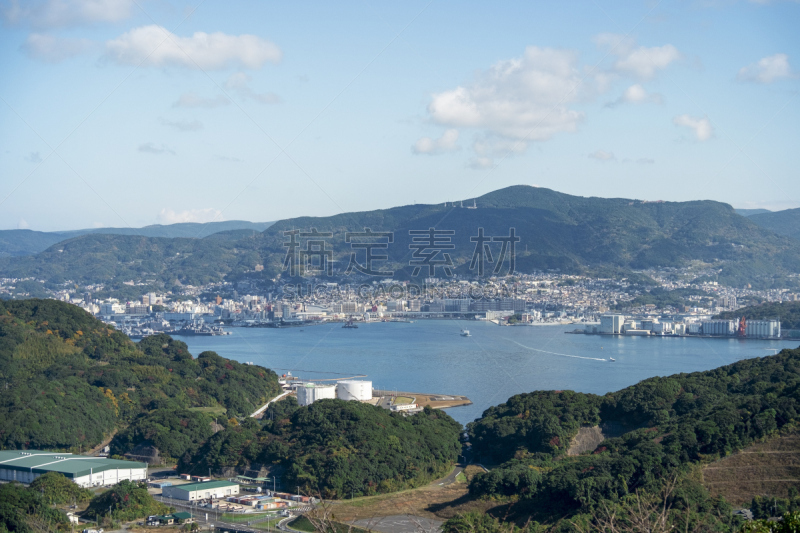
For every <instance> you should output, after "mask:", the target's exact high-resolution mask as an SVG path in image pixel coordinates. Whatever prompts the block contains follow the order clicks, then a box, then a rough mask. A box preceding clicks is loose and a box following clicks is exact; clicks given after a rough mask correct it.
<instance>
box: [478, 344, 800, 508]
mask: <svg viewBox="0 0 800 533" xmlns="http://www.w3.org/2000/svg"><path fill="white" fill-rule="evenodd" d="M799 392H800V349H796V350H784V351H782V352H781V353H780V354H778V355H775V356H770V357H765V358H758V359H748V360H744V361H740V362H738V363H735V364H732V365H728V366H724V367H721V368H717V369H715V370H709V371H707V372H697V373H692V374H677V375H674V376H669V377H663V378H661V377H657V378H652V379H647V380H644V381H642V382H640V383H638V384H636V385H634V386H631V387H628V388H626V389H623V390H621V391H618V392H614V393H609V394H606V395H604V396H597V395H592V394H580V393H575V392H571V391H563V392H562V391H549V392H534V393H530V394H520V395H517V396H514V397H512V398H510V399H509V400H508V401H507V402H506V403H504V404H501V405H499V406H495V407H492V408H490V409H487V410H486V411H485V412H484V413H483V416H482V417H481V418H480V419H478V420H476V421H475V422H473V423H471V424H469V426H468V431H469V434H470V439H471V442H472V448H473V450H474V454H475V456H476V457H477V458H479V459H481V460H484V461H487V462H490V463H493V464H496V465H497V466H496V467H495V468H493V469H492V470H491V471H490V472H489V473H484V474H479V475H476V476H475V477H474V478H473V479H472V481H471V483H470V487H469V489H470V493H471V494H472V495H473V496H478V497H498V498H507V497H513V498H515V499H519V503H518V504H517V507H516V509H517V511H516V512H523V510H525V509H527V511H525V512H529V513H530V515H531V516H533V517H534V518H535V519H536V520H538V521H541V522H543V523H553V522H559V521H561V522H563V521H564V520H566V519H567V518H569V520H572V521H575V520H578V521H580V520H589V518H588V517H591V516H596V513H597V512H598V510H600V509H604V508H608V507H609V506H614V505H621V506H625V505H626V504H630V502H631V498H632V497H633V495H635V494H636V493H637V491H642V492H644V493H646V494H651V495H652V494H657V493H659V491H661V490H662V489H663V487H664V484H665V483H666V482H667V481H668V480H676V485H675V487H674V491H673V492H672V493H671V494H670V498H671V501H672V504H673V507H674V508H675V509H687V508H691V509H692V510H693V513H695V514H694V515H692V516H694V518H693V519H695V520H700V517H703V518H704V519H707V518H708V517H710V516H715V515H719V516H727V517H729V516H730V513H729V507H728V506H727V504H725V502H723V501H719V500H715V499H713V498H711V497H710V496H709V494H708V493H707V492H706V490H705V489H704V488H703V487H702V486H701V485H700V484H699V483H698V482H697V481H696V480H694V478H693V477H692V476H690V475H688V474H689V473H691V471H692V467H693V466H694V465H698V464H701V463H703V462H706V461H710V460H714V459H716V458H719V457H723V456H725V455H727V454H730V453H731V452H733V451H735V450H739V449H741V448H743V447H745V446H748V445H749V444H751V443H753V442H754V441H756V440H758V439H762V438H765V437H768V436H770V435H773V434H775V433H776V432H777V431H779V430H781V429H788V428H793V427H795V424H797V423H798V422H800V395H799V394H798V393H799ZM598 424H603V425H604V427H609V426H612V427H615V428H617V430H618V432H617V434H620V433H621V436H619V437H615V438H608V439H606V440H605V441H604V442H602V443H601V444H600V445H599V446H597V447H596V449H594V450H591V451H588V452H585V453H583V454H581V455H575V456H568V455H566V451H567V449H568V448H569V444H570V442H571V440H572V439H573V438H574V437H575V435H576V434H577V433H578V430H579V428H580V427H582V426H594V425H598ZM545 503H546V505H542V504H545Z"/></svg>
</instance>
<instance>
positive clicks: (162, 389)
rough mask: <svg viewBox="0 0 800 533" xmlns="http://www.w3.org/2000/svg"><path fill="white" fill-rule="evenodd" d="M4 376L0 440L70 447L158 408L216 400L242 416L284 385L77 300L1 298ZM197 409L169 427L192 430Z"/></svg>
mask: <svg viewBox="0 0 800 533" xmlns="http://www.w3.org/2000/svg"><path fill="white" fill-rule="evenodd" d="M0 383H2V388H0V447H3V448H17V449H19V448H58V449H75V451H78V450H79V449H83V450H86V449H88V448H91V447H92V446H94V445H96V444H98V443H99V442H101V441H102V440H103V438H104V437H106V436H107V435H109V434H111V433H112V432H113V431H115V430H117V429H119V428H121V427H125V426H127V425H128V424H131V423H133V424H134V426H135V425H137V423H139V424H144V422H138V421H139V420H140V419H141V418H142V417H144V418H145V419H149V418H153V417H158V416H160V415H159V413H163V412H164V411H166V412H168V413H172V414H173V415H174V416H178V417H180V416H181V415H182V414H183V413H184V410H186V409H190V408H198V407H212V408H218V409H220V410H222V411H225V410H227V413H228V416H246V415H248V414H250V413H251V412H252V411H254V410H255V409H256V408H257V407H259V406H260V405H262V404H263V403H264V402H265V401H266V399H268V398H271V397H274V396H275V395H276V394H277V393H278V391H279V389H280V387H279V386H278V382H277V375H276V374H275V373H274V372H272V371H270V370H268V369H266V368H263V367H259V366H255V365H243V364H240V363H237V362H235V361H231V360H228V359H224V358H222V357H220V356H218V355H217V354H215V353H214V352H203V353H201V354H200V355H199V356H198V357H197V358H194V357H192V355H191V354H190V353H189V351H188V348H187V346H186V344H185V343H183V342H180V341H175V340H173V339H171V338H170V337H169V336H167V335H155V336H152V337H148V338H146V339H144V340H143V341H142V342H140V343H138V344H137V343H133V342H131V340H130V339H129V338H128V337H127V336H125V335H124V334H122V333H120V332H117V331H115V330H114V329H113V328H111V327H109V326H107V325H106V324H104V323H102V322H100V321H99V320H97V319H95V318H94V317H92V316H91V315H89V314H88V313H86V312H85V311H84V310H82V309H80V308H79V307H76V306H73V305H70V304H66V303H63V302H59V301H55V300H36V299H31V300H22V301H3V300H0ZM197 417H202V413H192V415H188V414H186V415H185V416H184V419H185V420H184V421H185V422H187V423H186V424H185V425H184V424H178V427H177V428H175V430H176V431H175V435H174V436H173V437H174V438H180V435H181V434H188V435H190V436H193V435H194V433H197V430H196V429H195V427H196V425H197V424H198V423H200V424H201V425H202V423H201V422H198V421H197V420H194V419H195V418H197ZM188 422H192V423H191V424H190V423H188ZM208 422H209V420H208V419H206V420H205V423H206V424H208ZM223 422H224V420H223ZM145 425H146V424H145ZM153 436H154V435H145V436H144V437H143V438H137V437H136V436H135V435H134V436H132V437H131V438H130V440H129V442H130V445H131V446H133V445H135V444H138V443H141V442H143V441H147V440H148V439H149V438H150V437H153ZM140 437H141V435H140ZM189 440H191V438H190V439H189ZM181 446H183V447H186V446H187V444H186V439H184V444H180V443H178V444H174V449H175V450H178V451H186V450H184V449H183V448H182V447H181ZM120 451H127V450H125V449H121V450H120ZM167 451H170V450H167Z"/></svg>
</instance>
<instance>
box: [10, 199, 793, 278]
mask: <svg viewBox="0 0 800 533" xmlns="http://www.w3.org/2000/svg"><path fill="white" fill-rule="evenodd" d="M461 205H462V204H461V203H458V204H453V203H449V202H448V203H447V204H446V205H445V204H437V205H408V206H402V207H395V208H392V209H384V210H377V211H365V212H357V213H343V214H339V215H335V216H331V217H302V218H295V219H288V220H282V221H278V222H276V223H275V224H273V225H270V226H269V227H267V228H266V229H265V230H264V231H261V232H260V233H256V232H254V231H247V228H245V230H246V231H241V230H234V231H223V232H218V233H213V234H211V235H208V236H206V237H204V238H185V237H163V236H160V237H151V236H141V235H107V234H98V233H92V234H86V235H81V236H78V237H74V238H71V239H69V240H66V241H63V242H60V243H58V245H57V246H51V247H50V248H48V249H47V250H45V251H42V252H40V253H38V254H36V255H32V256H27V257H7V258H4V259H0V276H13V277H25V276H35V277H37V278H39V279H45V280H48V281H49V282H53V283H60V282H63V281H65V280H72V281H74V282H76V283H80V284H89V283H104V284H106V285H107V286H108V287H119V286H120V284H121V283H122V282H123V281H128V280H131V281H136V282H144V283H147V284H148V285H153V286H162V287H167V288H172V287H175V286H176V285H179V284H182V285H186V284H192V285H199V284H202V283H208V282H212V281H221V280H223V279H226V280H229V281H231V280H233V281H239V280H244V279H249V280H252V281H254V282H257V281H260V282H268V280H269V279H273V278H276V277H278V276H287V275H288V274H289V273H288V272H284V271H283V270H284V269H283V266H284V260H285V259H286V258H287V250H290V249H291V248H290V247H287V246H286V245H285V244H286V243H287V239H288V237H287V236H286V235H285V234H284V232H286V231H291V230H300V231H303V232H310V231H311V230H312V228H314V229H316V230H317V231H318V232H323V233H324V232H329V233H330V234H332V235H331V236H325V237H322V236H321V237H319V238H316V239H314V238H312V239H311V240H317V241H320V240H322V241H325V249H326V250H331V254H332V259H333V263H332V264H333V268H332V270H333V274H334V277H336V276H339V277H341V276H342V275H343V273H344V271H345V269H346V268H347V266H348V264H349V262H350V258H351V254H352V253H355V254H356V259H357V260H358V261H359V262H360V263H362V265H363V263H364V255H365V250H364V249H363V247H362V248H358V247H353V246H352V244H353V242H356V243H358V242H359V238H355V239H350V242H346V238H345V233H346V232H364V231H365V228H369V229H370V230H371V231H372V232H391V233H392V234H393V238H392V242H391V243H388V242H386V240H383V241H380V239H378V240H377V241H376V242H384V243H386V245H387V247H386V248H383V249H380V248H379V249H375V250H373V253H375V254H377V255H380V254H385V255H387V256H388V259H387V260H386V261H381V262H378V263H377V264H376V265H375V269H381V270H392V271H393V272H394V274H393V277H394V278H395V279H409V278H412V277H414V275H415V272H414V269H415V267H416V266H421V270H420V272H417V273H416V275H417V278H419V279H421V278H424V277H428V276H430V273H429V271H428V268H427V267H426V266H425V257H426V254H427V256H428V257H429V256H430V253H431V249H429V248H428V249H423V248H419V247H415V246H416V244H418V242H415V241H413V240H412V239H415V238H416V239H421V238H423V237H424V235H412V234H410V232H412V231H424V230H428V229H429V228H435V229H436V230H448V231H451V232H452V234H451V235H439V236H438V237H437V238H438V240H439V243H440V244H444V245H447V246H450V245H451V246H452V247H451V248H449V249H447V248H442V247H441V246H440V248H441V253H440V254H439V255H437V256H436V259H441V258H443V255H442V254H443V253H448V254H449V257H450V259H451V261H452V270H453V272H454V273H455V274H459V275H472V274H477V269H473V270H470V268H469V267H470V262H471V260H472V258H473V255H474V252H475V251H476V241H475V240H476V239H478V235H479V231H480V230H479V228H483V232H484V236H485V237H499V238H500V237H504V236H505V237H507V236H509V235H510V228H514V231H515V234H516V236H517V237H518V238H519V242H517V243H516V271H517V272H532V271H535V270H558V271H561V272H571V273H601V274H602V273H606V274H610V275H616V274H618V273H619V272H620V271H629V270H631V269H645V268H651V267H683V266H687V265H689V264H690V263H693V262H703V263H706V264H709V265H712V266H715V267H716V268H717V269H719V270H720V274H719V276H717V277H716V278H715V279H718V280H719V281H721V282H723V283H727V284H730V285H734V286H743V285H746V284H748V283H751V284H753V285H756V286H764V287H769V286H775V285H785V283H786V280H787V279H789V276H790V275H792V274H794V273H797V272H800V246H798V244H800V243H798V242H797V241H795V240H793V239H791V238H788V237H786V236H784V235H779V234H778V233H776V232H775V231H773V230H769V229H766V228H763V227H761V226H759V225H758V224H757V223H756V222H755V220H754V218H755V217H762V216H772V215H779V213H767V214H762V215H753V216H752V217H743V216H740V215H738V214H737V213H736V211H735V210H734V209H733V208H732V207H731V206H729V205H727V204H723V203H720V202H714V201H693V202H643V201H639V200H630V199H622V198H587V197H580V196H572V195H568V194H563V193H559V192H556V191H553V190H550V189H544V188H537V187H529V186H514V187H508V188H505V189H501V190H498V191H495V192H492V193H489V194H486V195H484V196H481V197H478V198H469V199H464V201H463V206H464V207H461ZM473 205H475V206H476V208H475V209H472V208H471V207H472V206H473ZM244 224H246V223H244ZM172 227H173V226H163V227H160V228H163V229H162V231H163V230H164V229H166V228H172ZM375 239H376V238H374V237H373V240H375ZM364 240H365V239H361V241H360V242H364ZM297 242H298V246H299V247H298V248H296V251H298V252H299V251H300V250H303V249H306V247H307V246H309V244H313V243H309V238H308V237H307V236H305V237H303V236H300V235H298V236H297ZM485 245H486V246H485V249H487V250H488V251H489V252H490V253H491V254H492V259H494V260H495V263H488V262H487V264H486V268H487V271H485V273H484V274H485V275H491V274H492V268H493V266H494V265H495V264H496V262H497V260H498V259H499V256H500V252H501V246H502V243H501V242H500V241H491V240H489V241H486V242H485ZM317 248H319V246H317ZM309 249H312V250H313V249H314V247H313V246H311V247H310V248H309ZM311 255H312V258H313V257H314V255H315V254H313V253H312V254H311ZM486 258H487V259H488V256H487V257H486ZM507 270H508V260H507V259H506V262H505V264H504V265H503V268H502V269H501V271H500V272H499V273H500V274H501V275H502V274H504V273H505V272H507ZM434 275H435V276H436V277H444V271H443V265H438V266H437V268H436V271H435V274H434ZM794 279H796V278H794Z"/></svg>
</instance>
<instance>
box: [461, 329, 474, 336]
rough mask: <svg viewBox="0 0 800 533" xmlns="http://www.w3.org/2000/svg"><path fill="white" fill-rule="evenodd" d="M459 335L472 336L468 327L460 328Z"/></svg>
mask: <svg viewBox="0 0 800 533" xmlns="http://www.w3.org/2000/svg"><path fill="white" fill-rule="evenodd" d="M461 336H462V337H472V335H470V334H469V330H468V329H462V330H461Z"/></svg>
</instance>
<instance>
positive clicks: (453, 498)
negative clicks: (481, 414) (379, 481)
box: [330, 465, 496, 522]
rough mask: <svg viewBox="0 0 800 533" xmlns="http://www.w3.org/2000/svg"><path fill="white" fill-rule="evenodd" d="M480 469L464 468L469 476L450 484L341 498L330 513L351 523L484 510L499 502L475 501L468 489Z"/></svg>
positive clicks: (471, 466)
mask: <svg viewBox="0 0 800 533" xmlns="http://www.w3.org/2000/svg"><path fill="white" fill-rule="evenodd" d="M477 472H482V470H481V468H480V467H478V466H474V465H470V466H468V467H467V469H466V470H465V474H466V476H458V478H457V481H456V482H455V483H452V484H450V485H447V486H442V485H439V484H438V482H434V483H431V484H430V485H426V486H424V487H420V488H418V489H410V490H405V491H402V492H396V493H393V494H382V495H379V496H366V497H364V498H356V499H354V500H341V501H338V502H335V503H332V504H331V507H330V513H332V518H333V519H334V520H336V521H338V522H352V521H355V520H364V519H371V518H376V517H383V516H395V515H414V516H421V517H424V518H432V519H438V520H446V519H447V518H450V517H452V516H454V515H455V514H456V513H459V512H466V511H470V510H480V511H485V510H487V509H489V508H491V507H493V506H494V505H496V504H494V503H491V502H485V501H475V500H473V499H472V498H470V497H469V493H468V492H467V481H468V479H469V478H471V476H473V475H475V474H476V473H477Z"/></svg>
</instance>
